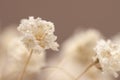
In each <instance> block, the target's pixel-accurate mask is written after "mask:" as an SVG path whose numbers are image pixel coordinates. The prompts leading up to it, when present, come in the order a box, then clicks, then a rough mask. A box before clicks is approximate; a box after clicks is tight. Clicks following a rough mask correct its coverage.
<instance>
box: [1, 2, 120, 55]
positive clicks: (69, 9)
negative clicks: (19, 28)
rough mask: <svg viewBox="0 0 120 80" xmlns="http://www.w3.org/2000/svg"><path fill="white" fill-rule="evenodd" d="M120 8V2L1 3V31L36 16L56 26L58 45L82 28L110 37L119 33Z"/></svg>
mask: <svg viewBox="0 0 120 80" xmlns="http://www.w3.org/2000/svg"><path fill="white" fill-rule="evenodd" d="M119 8H120V1H119V0H0V28H1V29H4V28H5V27H8V26H9V25H12V24H16V25H19V23H20V20H21V19H22V18H28V16H35V17H41V18H43V19H45V20H49V21H52V22H54V24H55V26H56V27H55V28H56V31H55V34H56V35H57V36H58V43H62V42H64V40H66V39H67V38H68V37H69V36H70V35H71V34H73V33H74V31H75V30H76V29H79V28H80V29H83V28H85V29H86V28H95V29H98V30H99V31H100V32H101V33H102V34H103V35H104V36H106V37H111V36H112V35H114V34H116V33H118V32H120V22H119V21H120V9H119ZM49 56H50V55H49Z"/></svg>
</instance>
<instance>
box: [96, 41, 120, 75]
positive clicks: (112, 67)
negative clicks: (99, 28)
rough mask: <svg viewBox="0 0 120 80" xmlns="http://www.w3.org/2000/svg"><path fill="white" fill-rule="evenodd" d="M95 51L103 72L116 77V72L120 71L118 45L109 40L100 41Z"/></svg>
mask: <svg viewBox="0 0 120 80" xmlns="http://www.w3.org/2000/svg"><path fill="white" fill-rule="evenodd" d="M95 51H96V53H97V55H96V57H97V59H98V60H99V64H100V65H101V68H102V70H103V72H107V73H111V74H113V75H114V76H115V77H117V76H118V74H117V72H118V71H120V45H118V44H115V43H112V42H111V41H110V40H108V41H105V40H100V41H99V42H98V43H97V46H96V47H95Z"/></svg>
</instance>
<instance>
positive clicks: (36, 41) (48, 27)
mask: <svg viewBox="0 0 120 80" xmlns="http://www.w3.org/2000/svg"><path fill="white" fill-rule="evenodd" d="M18 30H19V31H20V32H22V33H23V34H24V35H25V37H23V40H22V41H23V42H24V44H25V45H26V47H27V48H28V49H30V48H32V49H34V48H35V49H36V48H38V49H49V48H51V49H53V50H58V49H57V47H58V46H59V45H58V44H57V42H55V41H56V39H57V37H56V36H55V35H54V31H55V30H54V24H53V23H52V22H48V21H45V20H42V19H41V18H39V17H38V18H36V19H34V17H29V19H23V20H22V21H21V24H20V25H19V27H18Z"/></svg>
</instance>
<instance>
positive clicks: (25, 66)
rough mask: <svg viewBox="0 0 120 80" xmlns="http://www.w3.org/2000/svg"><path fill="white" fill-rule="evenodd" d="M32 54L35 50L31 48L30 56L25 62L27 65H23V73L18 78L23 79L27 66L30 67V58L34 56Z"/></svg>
mask: <svg viewBox="0 0 120 80" xmlns="http://www.w3.org/2000/svg"><path fill="white" fill-rule="evenodd" d="M32 54H33V50H32V49H31V50H30V54H29V56H28V58H27V61H26V62H25V65H24V67H23V71H22V73H21V75H20V77H19V79H18V80H23V78H24V75H25V71H26V69H27V67H28V64H29V62H30V59H31V57H32Z"/></svg>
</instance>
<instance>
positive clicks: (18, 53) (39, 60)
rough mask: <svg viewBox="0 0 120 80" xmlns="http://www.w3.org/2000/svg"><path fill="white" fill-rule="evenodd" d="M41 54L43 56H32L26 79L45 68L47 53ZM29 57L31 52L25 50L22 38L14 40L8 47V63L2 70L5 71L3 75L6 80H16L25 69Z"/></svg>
mask: <svg viewBox="0 0 120 80" xmlns="http://www.w3.org/2000/svg"><path fill="white" fill-rule="evenodd" d="M33 53H35V52H33ZM41 53H43V54H32V57H31V60H30V62H29V64H28V66H27V69H26V76H27V77H26V76H25V77H26V78H28V77H31V78H32V76H35V75H36V74H39V72H40V71H41V68H42V67H44V66H45V52H41ZM28 57H29V51H28V50H27V49H26V48H25V45H24V44H23V43H22V42H21V40H20V38H14V39H13V40H12V41H11V42H10V44H9V45H8V47H7V56H6V59H7V61H6V62H5V63H4V64H5V65H4V66H3V68H2V69H4V72H2V74H3V77H4V78H5V80H15V79H16V78H17V77H18V75H19V73H20V72H21V70H22V69H23V67H24V64H25V62H26V60H27V58H28ZM8 65H9V67H8ZM11 75H13V76H11ZM8 77H9V78H8ZM30 80H31V79H30Z"/></svg>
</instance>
